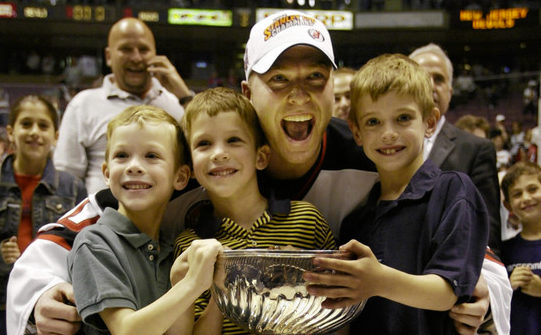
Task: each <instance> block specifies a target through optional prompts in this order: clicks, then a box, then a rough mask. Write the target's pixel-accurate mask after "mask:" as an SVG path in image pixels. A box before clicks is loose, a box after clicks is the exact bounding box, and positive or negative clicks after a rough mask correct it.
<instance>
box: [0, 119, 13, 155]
mask: <svg viewBox="0 0 541 335" xmlns="http://www.w3.org/2000/svg"><path fill="white" fill-rule="evenodd" d="M10 152H11V145H10V142H9V137H8V133H7V130H6V128H4V127H2V126H0V162H1V161H3V160H4V158H5V157H6V156H7V155H8V154H9V153H10Z"/></svg>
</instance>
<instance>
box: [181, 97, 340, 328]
mask: <svg viewBox="0 0 541 335" xmlns="http://www.w3.org/2000/svg"><path fill="white" fill-rule="evenodd" d="M182 127H183V129H184V131H185V135H186V139H187V141H188V147H189V150H190V153H191V158H192V164H193V175H194V176H195V178H196V179H197V181H198V182H199V183H200V184H201V186H202V187H203V188H204V190H205V192H207V193H208V198H209V199H210V201H208V202H206V203H203V204H202V205H201V206H200V207H199V208H198V209H199V210H198V213H199V214H198V215H188V216H187V217H195V219H194V220H192V221H191V222H190V221H189V220H188V221H186V222H185V227H186V230H185V231H184V232H183V233H181V234H180V235H179V236H178V238H177V240H176V243H175V254H176V255H177V256H178V255H180V254H181V253H182V252H184V251H185V250H186V249H187V248H188V247H189V246H190V244H191V242H192V241H194V240H197V239H203V238H209V237H212V238H216V239H217V240H218V241H219V242H221V243H222V244H223V245H224V247H228V248H231V249H245V248H271V247H272V248H279V247H286V246H292V247H294V248H300V249H335V248H336V245H335V240H334V237H333V235H332V232H331V230H330V228H329V226H328V225H327V222H326V221H325V219H324V218H323V216H322V215H321V213H320V212H319V211H318V210H317V209H316V208H315V207H314V206H313V205H312V204H310V203H307V202H304V201H290V200H283V199H276V198H274V197H273V195H272V194H268V195H263V194H261V192H260V191H259V185H258V182H257V171H259V170H263V169H264V168H265V167H266V166H267V164H268V159H269V155H270V149H269V146H268V145H267V143H266V139H265V135H264V133H263V131H262V129H261V126H260V125H259V121H258V118H257V115H256V113H255V110H254V108H253V107H252V105H251V103H250V101H249V100H248V99H247V98H246V97H244V96H243V95H241V94H239V93H237V92H235V91H233V90H231V89H226V88H221V87H219V88H216V89H210V90H207V91H204V92H202V93H199V94H197V95H196V96H195V98H194V100H193V101H192V102H191V103H190V105H189V106H188V108H187V109H186V114H185V115H184V118H183V120H182ZM207 306H208V307H207ZM195 308H196V316H198V317H199V319H198V322H204V324H205V332H206V334H211V333H216V334H249V333H247V332H245V331H243V330H242V329H241V328H240V327H238V326H236V325H234V324H233V323H231V322H230V321H229V320H223V323H222V317H221V314H220V312H219V310H218V308H217V306H216V304H215V303H214V302H212V298H211V297H210V293H209V292H207V293H206V294H204V295H203V296H201V297H200V299H198V300H197V301H196V307H195ZM205 308H206V309H205ZM203 310H205V312H204V313H202V312H203ZM222 324H223V330H222Z"/></svg>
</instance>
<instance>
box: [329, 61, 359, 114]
mask: <svg viewBox="0 0 541 335" xmlns="http://www.w3.org/2000/svg"><path fill="white" fill-rule="evenodd" d="M354 74H355V70H353V69H352V68H349V67H342V68H338V69H336V70H335V71H334V73H333V77H334V105H333V109H332V116H334V117H337V118H340V119H344V120H347V119H348V114H349V107H350V105H351V100H350V98H349V95H350V93H349V92H350V88H349V84H350V82H351V79H352V78H353V75H354Z"/></svg>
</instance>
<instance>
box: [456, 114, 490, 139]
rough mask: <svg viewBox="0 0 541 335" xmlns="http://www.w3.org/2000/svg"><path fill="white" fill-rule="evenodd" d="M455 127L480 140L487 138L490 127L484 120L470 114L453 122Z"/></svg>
mask: <svg viewBox="0 0 541 335" xmlns="http://www.w3.org/2000/svg"><path fill="white" fill-rule="evenodd" d="M455 126H456V127H457V128H458V129H462V130H464V131H467V132H468V133H472V134H473V135H475V136H477V137H480V138H488V133H489V131H490V125H489V124H488V120H487V119H486V118H484V117H481V116H475V115H471V114H467V115H463V116H461V117H460V118H459V119H458V120H457V121H456V122H455Z"/></svg>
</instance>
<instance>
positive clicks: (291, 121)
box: [282, 114, 314, 141]
mask: <svg viewBox="0 0 541 335" xmlns="http://www.w3.org/2000/svg"><path fill="white" fill-rule="evenodd" d="M313 123H314V120H313V117H312V116H311V115H306V114H304V115H291V116H286V117H285V118H283V119H282V128H283V129H284V132H285V133H286V135H287V137H289V138H291V139H292V140H295V141H304V140H305V139H307V138H308V136H310V133H311V132H312V128H313V126H314V124H313Z"/></svg>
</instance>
